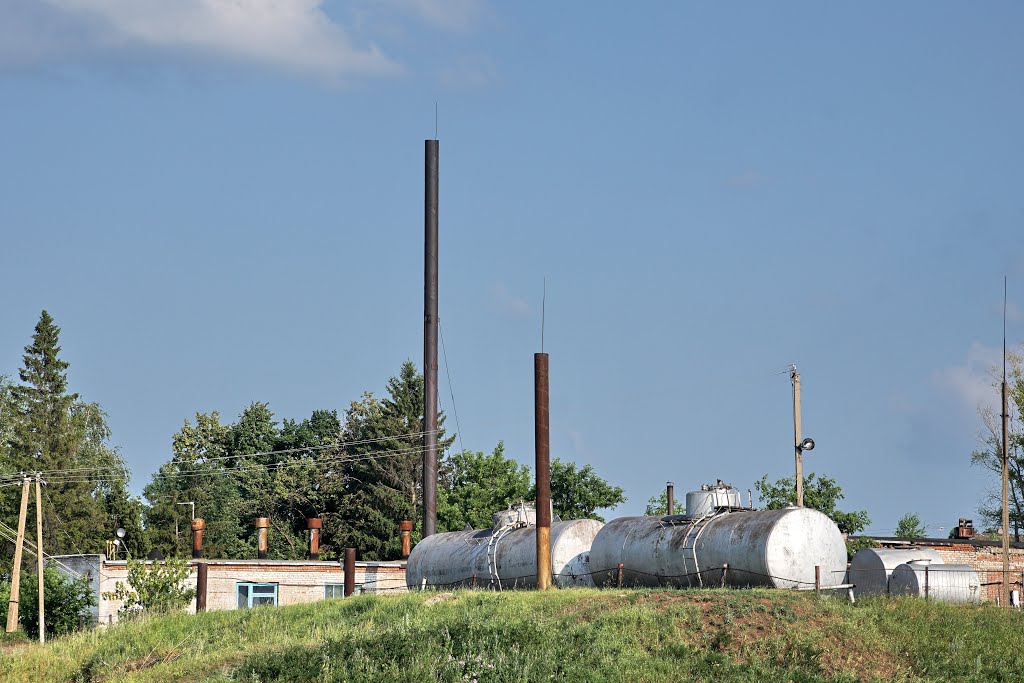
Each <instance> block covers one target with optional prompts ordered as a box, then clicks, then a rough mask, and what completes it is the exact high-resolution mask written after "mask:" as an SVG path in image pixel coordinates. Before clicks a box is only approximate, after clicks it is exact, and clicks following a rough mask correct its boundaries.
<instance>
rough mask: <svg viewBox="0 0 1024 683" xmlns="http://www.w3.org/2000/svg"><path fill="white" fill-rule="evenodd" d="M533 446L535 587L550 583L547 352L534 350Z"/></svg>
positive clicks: (549, 458)
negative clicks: (535, 522)
mask: <svg viewBox="0 0 1024 683" xmlns="http://www.w3.org/2000/svg"><path fill="white" fill-rule="evenodd" d="M533 392H534V393H533V408H534V419H533V429H534V448H535V453H536V461H535V463H534V465H535V467H536V470H537V589H538V590H546V589H548V588H550V587H551V442H550V437H549V435H550V423H549V417H548V414H549V413H548V410H549V406H548V354H546V353H535V354H533Z"/></svg>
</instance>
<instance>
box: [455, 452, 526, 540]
mask: <svg viewBox="0 0 1024 683" xmlns="http://www.w3.org/2000/svg"><path fill="white" fill-rule="evenodd" d="M440 480H441V482H440V485H439V486H438V491H437V528H438V531H441V532H444V531H461V530H462V529H464V528H465V527H466V525H469V526H471V527H472V528H474V529H486V528H489V527H490V526H491V515H492V514H493V513H494V512H495V511H497V510H502V509H504V508H506V507H508V506H509V505H511V504H513V503H517V502H519V501H520V500H527V499H529V497H530V470H529V469H528V468H527V467H526V465H521V464H519V463H518V462H516V461H515V460H512V459H510V458H506V457H505V444H504V443H501V442H498V445H497V446H496V447H495V449H494V451H493V452H492V453H490V454H489V455H488V454H484V453H482V452H476V453H474V452H471V451H462V452H461V453H454V454H452V455H451V456H450V457H448V458H445V460H444V461H443V462H442V464H441V473H440Z"/></svg>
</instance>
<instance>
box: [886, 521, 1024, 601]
mask: <svg viewBox="0 0 1024 683" xmlns="http://www.w3.org/2000/svg"><path fill="white" fill-rule="evenodd" d="M872 538H873V540H874V541H876V542H877V543H878V544H879V545H880V546H881V547H883V548H929V549H931V550H934V551H935V552H936V553H938V555H939V557H941V558H942V561H943V562H944V563H946V564H966V565H968V566H970V567H971V569H973V570H974V571H976V572H977V573H978V579H979V581H980V583H981V589H982V600H987V601H995V600H996V599H997V597H998V596H999V594H1000V586H1001V583H1002V574H1003V546H1002V543H1001V542H999V541H986V540H975V539H973V538H955V539H954V538H914V539H907V538H876V537H872ZM1009 579H1010V583H1011V584H1013V585H1012V586H1011V587H1012V588H1014V589H1016V590H1020V589H1021V586H1022V585H1024V543H1010V577H1009Z"/></svg>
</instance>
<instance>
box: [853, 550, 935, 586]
mask: <svg viewBox="0 0 1024 683" xmlns="http://www.w3.org/2000/svg"><path fill="white" fill-rule="evenodd" d="M914 560H931V563H932V565H937V564H943V562H942V558H941V557H940V556H939V553H938V552H936V551H934V550H931V549H930V548H861V549H860V550H858V551H857V554H856V555H854V556H853V561H852V562H850V571H849V576H848V579H849V582H850V583H852V584H853V585H854V589H853V593H854V595H855V596H856V597H858V598H861V597H866V596H869V595H887V594H888V593H889V577H890V576H891V575H892V572H893V570H894V569H896V567H898V566H899V565H901V564H905V563H907V562H913V561H914Z"/></svg>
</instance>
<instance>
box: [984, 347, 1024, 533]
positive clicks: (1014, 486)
mask: <svg viewBox="0 0 1024 683" xmlns="http://www.w3.org/2000/svg"><path fill="white" fill-rule="evenodd" d="M992 374H993V375H994V376H996V377H997V378H998V381H997V382H995V383H994V384H993V393H992V398H993V399H994V401H993V403H996V402H998V401H1000V400H1001V391H1002V389H1001V388H1000V384H1001V383H1002V371H1001V368H1000V369H998V370H997V369H996V368H993V371H992ZM1006 384H1007V398H1008V408H1009V411H1008V415H1009V417H1008V424H1009V428H1008V433H1007V447H1008V455H1009V475H1010V477H1009V484H1010V491H1009V494H1010V495H1009V518H1010V530H1011V531H1012V533H1013V540H1014V541H1017V542H1019V541H1021V530H1022V529H1024V428H1022V427H1021V425H1022V424H1024V423H1022V422H1021V418H1022V417H1024V347H1020V348H1019V349H1018V350H1017V351H1011V352H1009V353H1008V354H1007V373H1006ZM1000 412H1001V411H999V410H993V409H992V408H991V407H989V406H982V407H979V408H978V413H979V416H980V417H981V421H982V424H983V425H984V427H985V429H984V432H983V434H984V436H983V438H982V447H981V449H979V450H976V451H974V452H973V453H972V454H971V465H974V466H977V467H980V468H982V469H983V470H985V471H986V472H988V473H989V475H990V476H991V477H992V486H991V487H989V491H988V493H986V494H985V495H984V497H983V498H982V500H981V503H980V504H979V506H978V514H979V515H980V517H981V523H980V524H979V525H978V526H980V527H989V528H992V529H999V528H1001V527H1002V525H1003V503H1002V494H1001V486H1000V482H1001V481H1002V477H1003V462H1002V419H1001V417H1000Z"/></svg>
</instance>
